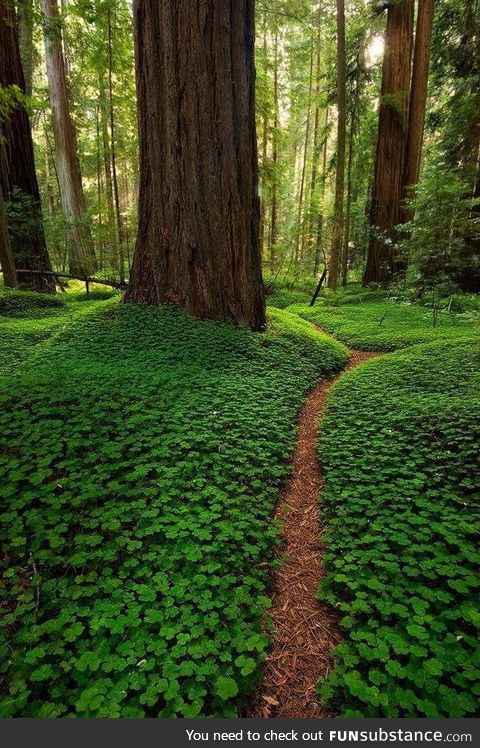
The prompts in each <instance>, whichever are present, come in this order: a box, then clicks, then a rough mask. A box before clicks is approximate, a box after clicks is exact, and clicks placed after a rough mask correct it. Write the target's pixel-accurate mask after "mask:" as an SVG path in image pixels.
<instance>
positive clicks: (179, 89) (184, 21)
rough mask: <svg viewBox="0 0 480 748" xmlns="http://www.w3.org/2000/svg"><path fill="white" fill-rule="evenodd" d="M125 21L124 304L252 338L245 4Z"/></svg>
mask: <svg viewBox="0 0 480 748" xmlns="http://www.w3.org/2000/svg"><path fill="white" fill-rule="evenodd" d="M134 19H135V42H136V71H137V97H138V106H139V129H140V171H141V177H140V179H141V184H140V205H139V229H138V238H137V246H136V249H135V256H134V259H133V266H132V272H131V277H130V284H129V288H128V291H127V294H126V298H127V299H128V300H130V301H136V302H146V303H150V304H162V303H168V302H170V303H174V304H176V305H178V306H181V307H184V308H185V309H187V310H188V311H189V312H191V313H193V314H195V315H197V316H198V317H201V318H212V319H233V320H235V321H236V322H237V323H238V324H239V325H245V326H249V327H251V328H253V329H255V330H259V329H261V328H262V327H263V326H264V324H265V299H264V289H263V282H262V276H261V254H260V246H259V219H260V206H259V199H258V165H257V149H256V135H255V102H254V3H253V0H236V2H234V3H225V2H223V1H221V0H210V1H209V2H206V3H200V4H198V3H192V2H190V0H164V1H163V2H161V3H160V2H158V0H135V2H134ZM192 71H195V74H194V75H193V74H192Z"/></svg>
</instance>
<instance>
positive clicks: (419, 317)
mask: <svg viewBox="0 0 480 748" xmlns="http://www.w3.org/2000/svg"><path fill="white" fill-rule="evenodd" d="M327 299H328V297H327ZM352 299H355V296H354V295H350V296H349V295H346V296H345V299H344V301H346V302H347V303H344V302H342V303H341V305H339V306H333V305H326V304H324V303H322V300H321V299H320V300H319V302H317V304H316V305H315V306H314V307H309V306H306V305H299V304H295V305H292V306H290V307H288V311H289V312H292V313H295V314H298V315H300V316H301V317H302V318H304V319H307V320H309V321H310V322H313V323H315V324H317V325H319V326H320V327H321V328H322V329H324V330H326V331H327V332H329V333H331V334H333V335H335V337H336V338H338V340H341V341H342V342H343V343H345V344H347V345H349V346H351V347H352V348H361V349H362V350H372V351H393V350H396V349H398V348H406V347H408V346H411V345H414V344H416V343H428V342H429V341H435V340H439V339H444V340H448V339H450V340H457V339H458V338H459V337H461V336H462V335H464V334H465V335H467V336H471V334H475V333H476V334H477V336H478V334H479V333H480V317H479V315H478V313H472V314H471V315H465V316H464V315H459V314H453V313H451V312H448V311H446V310H443V311H440V312H439V313H438V319H437V326H436V327H433V324H432V311H431V309H430V310H429V309H427V308H426V307H422V306H419V305H415V304H409V303H407V302H398V301H390V300H389V301H387V300H385V301H373V302H371V301H369V300H368V299H367V300H365V301H364V302H363V303H353V301H352Z"/></svg>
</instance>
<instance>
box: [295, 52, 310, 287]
mask: <svg viewBox="0 0 480 748" xmlns="http://www.w3.org/2000/svg"><path fill="white" fill-rule="evenodd" d="M313 59H314V55H313V43H312V45H311V49H310V69H309V78H308V103H307V122H306V124H305V143H304V146H303V161H302V176H301V178H300V195H299V197H298V216H297V225H298V236H297V243H296V248H295V272H296V271H297V264H298V260H299V259H300V260H301V261H303V226H302V223H303V221H302V216H303V196H304V192H305V177H306V174H307V158H308V145H309V140H310V119H311V113H312V92H313Z"/></svg>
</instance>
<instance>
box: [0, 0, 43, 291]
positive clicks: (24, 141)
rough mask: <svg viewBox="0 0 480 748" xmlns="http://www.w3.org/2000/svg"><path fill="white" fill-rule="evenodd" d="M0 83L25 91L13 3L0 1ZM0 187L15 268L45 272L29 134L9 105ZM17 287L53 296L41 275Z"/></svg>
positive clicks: (2, 125) (21, 113) (0, 136)
mask: <svg viewBox="0 0 480 748" xmlns="http://www.w3.org/2000/svg"><path fill="white" fill-rule="evenodd" d="M0 85H1V86H3V87H5V88H10V87H12V86H16V87H17V88H18V89H19V90H20V91H21V92H22V93H25V80H24V77H23V70H22V64H21V61H20V48H19V43H18V33H17V26H16V18H15V13H14V10H13V5H12V3H10V2H7V0H0ZM0 188H1V191H2V194H3V198H4V200H5V203H12V204H15V203H16V204H17V211H16V212H17V213H18V212H21V214H22V219H23V221H22V224H21V225H19V226H18V227H16V228H15V232H13V231H12V233H11V235H10V245H11V251H12V254H13V258H14V262H15V267H16V268H18V269H20V270H51V269H52V268H51V265H50V260H49V257H48V252H47V246H46V243H45V234H44V231H43V221H42V209H41V204H40V193H39V190H38V182H37V175H36V172H35V161H34V155H33V142H32V133H31V129H30V122H29V119H28V114H27V112H26V110H25V108H24V106H23V105H22V104H21V103H20V102H17V103H14V104H13V105H12V107H11V109H9V110H8V111H6V112H4V113H3V114H2V118H1V119H0ZM18 287H19V288H21V289H23V290H31V291H42V292H49V293H55V285H54V284H53V283H52V282H51V281H49V280H48V279H46V278H45V277H42V276H41V275H37V274H32V275H28V274H26V273H22V277H21V279H19V280H18Z"/></svg>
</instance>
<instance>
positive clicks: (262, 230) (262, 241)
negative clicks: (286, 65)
mask: <svg viewBox="0 0 480 748" xmlns="http://www.w3.org/2000/svg"><path fill="white" fill-rule="evenodd" d="M267 57H268V47H267V17H266V15H265V14H264V16H263V60H264V65H265V71H267V70H268V67H267ZM267 159H268V108H267V107H265V109H264V111H263V117H262V179H261V187H262V189H261V194H262V199H261V204H260V240H259V241H260V249H261V252H262V259H263V256H264V251H265V236H266V235H267V232H266V231H265V228H266V223H267V184H268V179H267Z"/></svg>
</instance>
